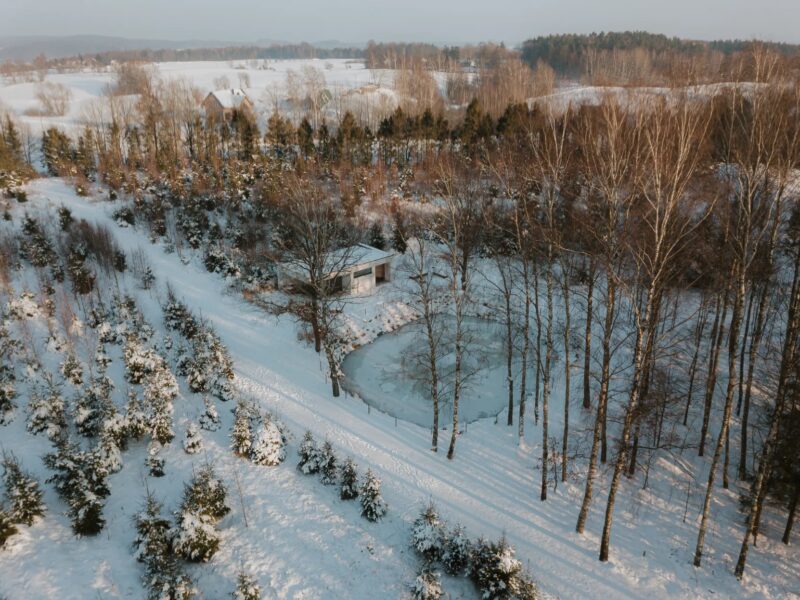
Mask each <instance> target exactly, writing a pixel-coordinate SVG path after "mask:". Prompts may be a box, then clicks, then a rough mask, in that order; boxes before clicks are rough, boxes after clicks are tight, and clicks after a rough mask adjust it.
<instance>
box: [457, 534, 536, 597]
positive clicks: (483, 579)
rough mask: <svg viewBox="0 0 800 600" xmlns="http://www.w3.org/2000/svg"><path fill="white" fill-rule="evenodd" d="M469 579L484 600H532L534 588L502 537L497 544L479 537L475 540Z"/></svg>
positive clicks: (534, 593) (534, 594)
mask: <svg viewBox="0 0 800 600" xmlns="http://www.w3.org/2000/svg"><path fill="white" fill-rule="evenodd" d="M471 563H472V564H471V568H470V578H471V579H472V581H473V583H474V584H475V586H476V587H477V588H478V590H479V591H480V593H481V595H482V597H483V598H486V599H487V600H535V598H536V587H535V586H534V585H533V582H531V581H530V579H529V578H528V577H526V576H525V574H524V573H523V570H522V563H520V561H519V560H517V559H516V558H515V557H514V549H513V548H512V547H511V546H510V545H509V544H508V542H507V541H506V539H505V537H502V538H500V541H499V542H497V543H494V542H487V541H486V540H484V539H480V540H478V541H477V542H476V543H475V547H474V550H473V555H472V560H471Z"/></svg>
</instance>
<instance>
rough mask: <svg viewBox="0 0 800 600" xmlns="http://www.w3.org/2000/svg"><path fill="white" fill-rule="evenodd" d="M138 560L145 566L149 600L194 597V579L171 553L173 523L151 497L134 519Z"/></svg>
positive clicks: (182, 599)
mask: <svg viewBox="0 0 800 600" xmlns="http://www.w3.org/2000/svg"><path fill="white" fill-rule="evenodd" d="M134 526H135V528H136V539H135V540H134V547H135V548H136V560H138V561H139V562H141V563H143V564H144V566H145V575H144V577H143V581H144V583H145V585H146V586H147V589H148V595H147V597H148V600H165V599H167V600H188V599H189V598H192V597H193V596H194V594H195V590H194V585H193V584H192V581H191V579H189V577H188V576H187V575H186V573H184V571H183V567H182V566H181V563H180V562H179V560H178V559H177V557H176V556H175V555H174V554H173V552H172V546H171V543H170V539H169V536H170V522H169V520H168V519H167V518H165V517H163V516H162V514H161V504H160V503H159V502H158V501H157V500H156V499H155V498H154V497H153V496H152V495H151V494H148V496H147V499H146V502H145V507H144V509H143V510H141V511H140V512H139V513H137V514H136V516H135V517H134Z"/></svg>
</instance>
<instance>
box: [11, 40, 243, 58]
mask: <svg viewBox="0 0 800 600" xmlns="http://www.w3.org/2000/svg"><path fill="white" fill-rule="evenodd" d="M232 45H234V44H233V43H232V42H224V41H219V40H158V39H131V38H123V37H114V36H106V35H70V36H49V35H25V36H0V60H6V59H12V60H26V61H27V60H31V59H33V58H35V57H36V56H38V55H39V54H44V55H45V56H47V57H48V58H65V57H68V56H77V55H79V54H98V53H103V52H110V51H120V50H139V49H162V48H169V49H182V48H218V47H221V46H232Z"/></svg>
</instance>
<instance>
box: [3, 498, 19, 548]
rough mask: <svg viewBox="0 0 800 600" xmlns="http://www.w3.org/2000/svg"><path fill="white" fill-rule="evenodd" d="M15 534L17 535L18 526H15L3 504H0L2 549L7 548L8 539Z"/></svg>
mask: <svg viewBox="0 0 800 600" xmlns="http://www.w3.org/2000/svg"><path fill="white" fill-rule="evenodd" d="M15 533H17V526H16V525H14V522H13V521H12V520H11V515H9V514H8V513H7V512H6V511H5V509H4V508H3V506H2V504H0V548H2V547H3V546H5V543H6V541H7V540H8V538H10V537H11V536H12V535H14V534H15Z"/></svg>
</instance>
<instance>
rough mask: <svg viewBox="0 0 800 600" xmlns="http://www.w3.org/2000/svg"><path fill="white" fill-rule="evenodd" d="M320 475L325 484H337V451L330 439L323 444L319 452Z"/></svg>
mask: <svg viewBox="0 0 800 600" xmlns="http://www.w3.org/2000/svg"><path fill="white" fill-rule="evenodd" d="M319 475H320V481H321V482H322V483H323V485H336V482H337V481H338V475H339V472H338V464H337V460H336V453H335V452H334V451H333V446H332V445H331V443H330V442H329V441H328V440H325V443H324V444H322V450H320V453H319Z"/></svg>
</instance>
